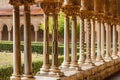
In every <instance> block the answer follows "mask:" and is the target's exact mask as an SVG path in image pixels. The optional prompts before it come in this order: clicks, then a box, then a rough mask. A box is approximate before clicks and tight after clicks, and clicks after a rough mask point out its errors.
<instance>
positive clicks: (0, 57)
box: [0, 52, 43, 67]
mask: <svg viewBox="0 0 120 80" xmlns="http://www.w3.org/2000/svg"><path fill="white" fill-rule="evenodd" d="M12 57H13V54H12V53H9V52H0V67H2V66H8V65H12V64H13V62H12V61H13V59H12ZM21 57H22V63H23V62H24V54H23V53H21ZM42 59H43V57H42V55H41V54H37V53H33V54H32V61H33V62H36V61H41V60H42Z"/></svg>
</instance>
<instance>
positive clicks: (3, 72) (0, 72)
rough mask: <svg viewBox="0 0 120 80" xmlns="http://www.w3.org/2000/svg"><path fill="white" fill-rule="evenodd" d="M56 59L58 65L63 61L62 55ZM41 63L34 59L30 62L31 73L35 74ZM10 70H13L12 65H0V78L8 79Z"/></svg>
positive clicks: (2, 79) (0, 79)
mask: <svg viewBox="0 0 120 80" xmlns="http://www.w3.org/2000/svg"><path fill="white" fill-rule="evenodd" d="M58 61H59V64H58V65H60V64H61V63H62V61H63V57H60V58H59V60H58ZM50 62H51V61H50ZM42 64H43V63H42V61H36V62H33V63H32V68H33V69H32V70H33V75H35V74H36V73H37V72H38V71H39V70H40V68H41V66H42ZM12 72H13V68H12V65H8V66H3V67H1V68H0V80H10V76H11V74H12ZM21 72H22V73H23V65H22V66H21Z"/></svg>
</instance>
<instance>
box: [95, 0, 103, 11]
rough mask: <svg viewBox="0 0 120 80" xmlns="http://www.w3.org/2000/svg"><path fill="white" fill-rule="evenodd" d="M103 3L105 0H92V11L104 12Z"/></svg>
mask: <svg viewBox="0 0 120 80" xmlns="http://www.w3.org/2000/svg"><path fill="white" fill-rule="evenodd" d="M104 3H105V1H104V0H103V1H101V0H94V11H95V12H98V13H103V12H104Z"/></svg>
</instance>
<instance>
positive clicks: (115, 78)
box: [104, 71, 120, 80]
mask: <svg viewBox="0 0 120 80" xmlns="http://www.w3.org/2000/svg"><path fill="white" fill-rule="evenodd" d="M104 80H120V71H119V72H117V73H115V74H114V75H112V76H110V77H109V78H106V79H104Z"/></svg>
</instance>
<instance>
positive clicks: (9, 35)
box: [8, 31, 11, 41]
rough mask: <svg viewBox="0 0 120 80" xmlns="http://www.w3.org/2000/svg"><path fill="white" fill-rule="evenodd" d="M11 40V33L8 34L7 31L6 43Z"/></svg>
mask: <svg viewBox="0 0 120 80" xmlns="http://www.w3.org/2000/svg"><path fill="white" fill-rule="evenodd" d="M10 40H11V33H10V31H8V41H10Z"/></svg>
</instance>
